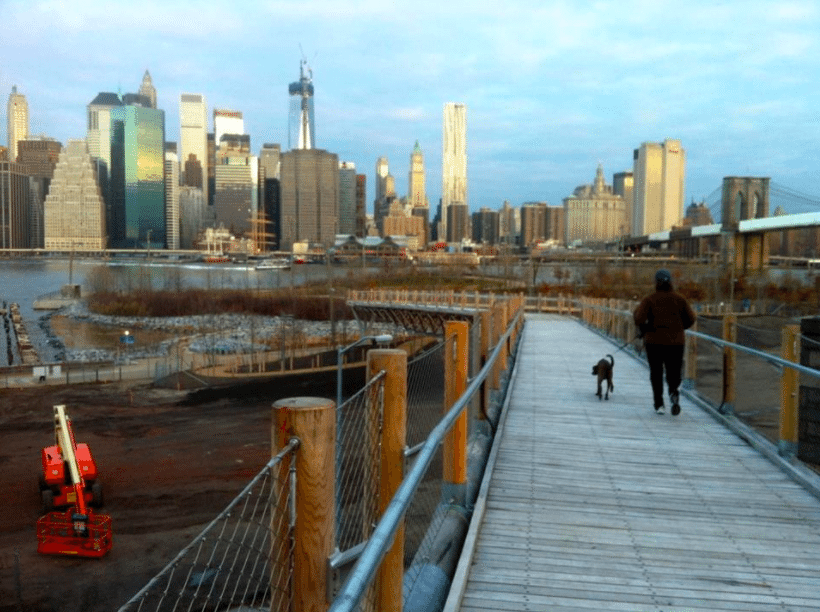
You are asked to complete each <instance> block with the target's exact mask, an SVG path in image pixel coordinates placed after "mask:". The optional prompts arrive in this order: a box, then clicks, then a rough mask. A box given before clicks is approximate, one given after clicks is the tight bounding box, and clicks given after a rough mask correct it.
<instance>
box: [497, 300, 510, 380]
mask: <svg viewBox="0 0 820 612" xmlns="http://www.w3.org/2000/svg"><path fill="white" fill-rule="evenodd" d="M500 306H501V327H500V328H499V329H498V335H499V337H501V336H503V335H504V333H506V331H507V328H508V327H509V326H510V316H509V312H510V301H509V300H506V301H504V302H502V303H501V304H500ZM509 354H510V338H509V336H508V337H507V340H506V341H505V342H504V348H503V349H501V353H499V355H498V361H499V364H498V371H499V373H501V372H503V371H504V370H506V369H507V355H509Z"/></svg>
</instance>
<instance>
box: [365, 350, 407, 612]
mask: <svg viewBox="0 0 820 612" xmlns="http://www.w3.org/2000/svg"><path fill="white" fill-rule="evenodd" d="M382 370H384V373H385V378H384V393H383V397H384V413H383V415H382V422H383V423H384V424H385V426H384V427H382V428H381V444H380V446H381V453H380V457H379V463H380V466H381V469H376V470H375V471H374V473H375V474H377V475H378V478H379V501H378V504H379V505H378V517H381V516H382V515H383V514H384V511H385V510H386V509H387V506H388V505H389V504H390V501H391V500H392V499H393V496H394V495H395V493H396V490H397V489H398V488H399V486H400V485H401V481H402V479H403V478H404V448H405V446H406V444H407V353H406V352H404V351H402V350H400V349H373V350H371V351H368V352H367V372H368V379H370V378H373V377H374V376H376V375H377V374H378V373H379V372H381V371H382ZM372 420H373V421H374V422H376V423H377V419H375V418H374V419H372ZM375 467H378V466H375ZM403 573H404V525H403V524H402V525H399V528H398V530H397V531H396V537H395V538H394V539H393V545H392V546H391V547H390V548H389V549H388V550H387V552H386V553H385V555H384V559H383V560H382V563H381V565H380V566H379V571H378V572H377V574H376V579H375V582H374V585H375V586H374V589H375V610H379V611H381V610H384V611H391V612H401V608H402V577H403Z"/></svg>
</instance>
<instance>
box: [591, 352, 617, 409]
mask: <svg viewBox="0 0 820 612" xmlns="http://www.w3.org/2000/svg"><path fill="white" fill-rule="evenodd" d="M606 356H607V357H609V361H607V360H606V359H601V360H600V361H599V362H598V363H596V364H595V365H594V366H592V375H593V376H597V377H598V393H596V394H595V395H597V396H598V399H599V400H600V399H606V400H608V399H609V392H610V391H615V385H613V384H612V370H613V369H614V368H615V358H614V357H612V355H610V354H609V353H607V355H606ZM604 381H606V395H604V397H603V398H601V383H602V382H604Z"/></svg>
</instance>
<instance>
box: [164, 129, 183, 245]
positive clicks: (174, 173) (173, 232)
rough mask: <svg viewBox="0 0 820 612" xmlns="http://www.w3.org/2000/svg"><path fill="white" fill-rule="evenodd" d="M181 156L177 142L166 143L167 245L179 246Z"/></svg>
mask: <svg viewBox="0 0 820 612" xmlns="http://www.w3.org/2000/svg"><path fill="white" fill-rule="evenodd" d="M179 216H180V214H179V157H178V156H177V151H176V143H175V142H166V143H165V247H166V248H168V249H178V248H179V232H180V229H179V226H180V219H179Z"/></svg>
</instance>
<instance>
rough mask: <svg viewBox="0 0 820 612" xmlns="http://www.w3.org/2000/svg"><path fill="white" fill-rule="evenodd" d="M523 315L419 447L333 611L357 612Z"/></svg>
mask: <svg viewBox="0 0 820 612" xmlns="http://www.w3.org/2000/svg"><path fill="white" fill-rule="evenodd" d="M520 317H521V313H519V314H518V315H517V316H516V317H515V319H514V320H513V322H512V323H511V324H510V326H509V328H508V329H507V330H506V332H505V333H504V335H503V336H501V338H500V339H499V341H498V343H497V344H496V346H495V348H494V350H493V351H492V353H491V354H490V355H489V356H488V359H487V362H486V363H485V364H484V366H483V367H482V368H481V370H480V371H479V372H478V374H477V375H476V376H475V377H474V378H473V379H472V380H471V381H470V383H469V385H468V386H467V389H466V390H465V392H464V393H463V394H462V395H461V397H460V398H459V399H458V400H457V401H456V403H455V404H454V405H453V406H452V407H451V408H450V409H449V410H448V412H447V413H446V414H445V415H444V417H443V418H442V419H441V421H439V423H438V425H436V426H435V427H434V428H433V430H432V431H431V432H430V435H429V436H428V438H427V440H426V441H425V442H424V443H423V445H422V447H421V449H420V450H419V452H418V456H417V457H416V459H415V461H414V463H413V465H412V467H411V468H410V469H409V471H408V473H407V474H406V475H405V477H404V479H403V480H402V483H401V485H400V486H399V488H398V490H397V491H396V493H395V495H394V496H393V499H392V500H391V501H390V504H389V505H388V506H387V509H386V510H385V512H384V514H383V515H382V518H381V520H380V521H379V523H378V524H377V525H376V527H375V529H374V531H373V534H372V535H371V537H370V540H369V541H368V543H367V545H366V546H365V547H364V550H363V551H362V554H361V556H360V557H359V560H358V561H357V563H356V565H355V566H354V568H353V570H352V572H351V575H350V577H349V578H348V580H347V582H346V583H345V585H344V587H343V588H342V591H341V592H340V594H339V596H338V597H337V598H336V599H335V600H334V602H333V603H332V604H331V607H330V611H331V612H353V611H354V610H355V609H356V607H357V606H358V605H359V603H360V602H361V600H362V598H363V597H364V596H365V593H366V592H367V590H368V587H369V585H370V583H371V582H372V580H373V577H374V575H375V573H376V570H377V569H378V567H379V564H380V563H381V561H382V559H383V558H384V555H385V554H386V551H387V550H388V548H389V547H390V546H391V543H392V541H393V538H394V537H395V535H396V531H397V530H398V527H399V524H400V523H401V521H402V519H403V517H404V516H405V514H406V512H407V509H408V508H409V507H410V504H411V502H412V500H413V497H414V496H415V494H416V492H417V490H418V488H419V486H420V485H421V483H422V482H423V480H424V477H425V474H426V473H427V470H428V469H429V468H430V466H431V464H432V463H433V460H434V459H435V457H436V455H437V454H439V453H440V452H441V451H440V446H441V444H442V442H443V440H444V437H445V435H446V434H447V433H448V432H449V431H450V429H452V427H453V425H454V424H455V422H456V420H457V419H458V418H459V417H460V415H461V414H462V412H463V411H464V410H465V409H466V408H467V406H468V405H469V403H470V402H471V401H472V399H473V397H474V396H475V395H476V394H477V393H478V391H479V389H480V387H481V385H482V384H483V382H484V380H485V379H486V378H487V376H488V374H489V373H490V372H491V370H492V368H493V367H494V365H495V361H496V359H498V357H499V355H500V354H501V352H502V349H504V347H505V344H506V342H507V340H508V338H509V337H510V335H511V333H512V330H513V329H515V327H516V326H517V325H518V321H519V318H520Z"/></svg>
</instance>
